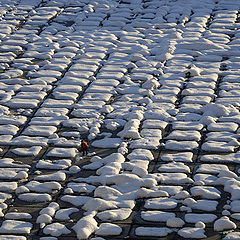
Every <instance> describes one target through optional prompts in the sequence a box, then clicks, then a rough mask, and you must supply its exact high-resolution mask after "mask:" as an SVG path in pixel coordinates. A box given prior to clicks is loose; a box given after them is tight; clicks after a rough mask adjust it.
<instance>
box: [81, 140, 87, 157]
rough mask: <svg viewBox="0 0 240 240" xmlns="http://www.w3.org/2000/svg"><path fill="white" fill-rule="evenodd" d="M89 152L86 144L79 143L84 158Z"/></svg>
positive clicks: (84, 142) (83, 142)
mask: <svg viewBox="0 0 240 240" xmlns="http://www.w3.org/2000/svg"><path fill="white" fill-rule="evenodd" d="M88 151H89V146H88V143H87V142H86V141H84V140H82V141H81V152H82V153H83V154H82V155H83V156H85V155H87V154H88Z"/></svg>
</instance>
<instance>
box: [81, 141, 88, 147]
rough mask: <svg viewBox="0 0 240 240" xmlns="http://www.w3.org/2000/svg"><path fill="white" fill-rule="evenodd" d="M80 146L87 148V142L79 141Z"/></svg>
mask: <svg viewBox="0 0 240 240" xmlns="http://www.w3.org/2000/svg"><path fill="white" fill-rule="evenodd" d="M81 147H82V148H83V149H86V148H88V144H87V142H85V141H83V142H82V143H81Z"/></svg>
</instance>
